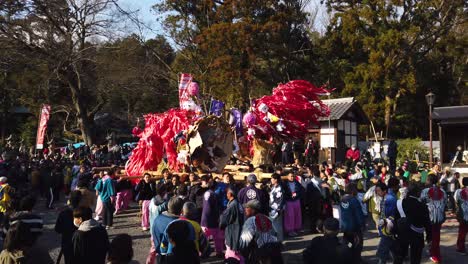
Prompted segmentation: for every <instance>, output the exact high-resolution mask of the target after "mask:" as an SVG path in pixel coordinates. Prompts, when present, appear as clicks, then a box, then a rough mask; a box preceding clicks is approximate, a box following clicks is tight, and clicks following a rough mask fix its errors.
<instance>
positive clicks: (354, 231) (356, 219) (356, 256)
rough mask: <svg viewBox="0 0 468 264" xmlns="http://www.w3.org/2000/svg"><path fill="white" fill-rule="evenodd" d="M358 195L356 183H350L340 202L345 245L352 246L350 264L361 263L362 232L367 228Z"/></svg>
mask: <svg viewBox="0 0 468 264" xmlns="http://www.w3.org/2000/svg"><path fill="white" fill-rule="evenodd" d="M357 193H358V189H357V184H356V183H348V184H347V185H346V187H345V195H344V196H343V197H342V198H341V202H340V213H341V217H340V221H341V222H340V224H341V231H342V232H343V240H344V242H345V244H349V243H350V244H351V245H352V247H351V250H352V256H353V258H352V260H351V261H350V263H357V264H359V263H361V252H362V248H363V245H364V243H363V238H362V231H363V229H364V227H365V223H366V221H365V216H364V213H363V212H362V208H361V202H359V200H358V199H357V198H356V195H357Z"/></svg>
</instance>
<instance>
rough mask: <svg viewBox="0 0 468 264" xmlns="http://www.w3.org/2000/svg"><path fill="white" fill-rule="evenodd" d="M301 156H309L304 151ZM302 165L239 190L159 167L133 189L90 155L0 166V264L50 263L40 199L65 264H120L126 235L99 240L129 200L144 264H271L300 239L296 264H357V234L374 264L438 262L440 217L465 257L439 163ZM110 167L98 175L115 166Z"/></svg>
mask: <svg viewBox="0 0 468 264" xmlns="http://www.w3.org/2000/svg"><path fill="white" fill-rule="evenodd" d="M307 146H308V147H306V150H309V151H311V152H312V151H313V148H314V146H313V143H312V142H309V143H308V145H307ZM283 147H284V150H285V151H286V150H287V149H288V146H287V145H285V146H283ZM307 155H309V154H307V153H306V154H305V155H304V156H305V157H306V159H305V161H306V162H307V165H302V164H301V162H300V160H299V159H296V160H295V161H294V163H293V164H289V163H291V162H290V161H291V160H290V159H289V158H288V157H284V158H285V160H284V162H285V164H279V165H278V166H276V167H275V168H274V172H273V173H272V174H271V176H270V178H258V176H257V175H259V173H258V168H257V170H256V171H255V172H254V171H253V170H254V169H255V168H252V166H251V167H249V168H250V170H251V171H250V172H251V174H249V175H248V176H247V177H246V178H245V180H244V181H235V180H234V175H233V174H234V173H233V172H225V173H223V174H221V175H215V174H211V173H197V172H188V173H172V172H171V171H170V170H168V169H164V170H163V171H162V177H161V178H160V179H157V180H155V178H154V177H152V175H150V174H145V175H143V177H142V179H141V180H137V181H135V179H128V178H126V177H122V176H121V175H120V174H119V170H118V167H115V166H114V167H113V166H109V167H108V169H105V170H96V169H93V166H94V165H96V164H95V159H96V155H94V156H92V155H91V153H89V154H88V155H84V156H82V157H81V159H75V160H73V159H72V160H70V159H64V158H63V155H61V154H54V153H48V154H45V155H43V156H42V157H41V158H38V157H37V158H34V159H30V160H21V159H13V160H11V159H10V160H9V159H6V158H5V157H4V158H3V159H2V161H1V163H0V164H2V167H1V169H2V170H1V171H0V173H1V175H0V176H4V177H1V178H0V183H1V186H0V198H1V199H0V212H1V214H0V215H1V218H2V221H1V222H2V227H3V235H2V237H3V239H2V242H3V251H2V252H1V254H0V263H54V262H55V261H54V260H52V259H51V258H50V256H49V254H48V251H47V249H44V248H42V246H43V245H42V244H41V243H38V238H39V237H40V235H41V233H42V229H43V222H42V219H41V217H40V216H38V215H37V214H35V213H34V212H33V209H34V208H37V207H38V206H40V205H38V206H35V203H36V201H37V199H38V198H40V197H43V198H44V200H45V201H46V202H45V209H52V208H53V206H54V201H57V200H58V199H59V197H60V196H61V194H62V193H63V194H64V195H65V196H66V197H67V198H66V199H67V207H66V208H64V209H62V210H60V213H59V215H58V218H57V220H56V225H55V231H56V232H57V233H58V234H60V235H61V251H60V252H61V253H60V256H59V258H62V256H63V260H64V263H66V264H69V263H71V264H74V263H96V264H97V263H100V264H101V263H131V261H132V258H133V250H132V239H131V237H130V236H129V235H126V234H125V235H119V236H116V237H115V238H114V239H113V240H112V241H110V240H109V236H108V234H107V232H108V230H109V229H113V228H114V221H113V218H114V216H115V215H118V214H121V213H123V212H125V210H128V209H129V206H130V205H131V203H132V201H135V202H136V203H137V204H138V206H139V209H140V215H141V230H142V231H143V232H149V234H150V235H151V241H150V242H151V248H149V250H148V256H147V260H146V263H147V264H153V263H185V264H190V263H200V261H201V260H203V259H204V258H207V257H210V256H213V255H215V256H216V257H218V258H219V259H224V262H225V263H283V258H282V255H281V249H282V246H283V241H284V240H285V239H286V238H291V237H296V236H299V235H302V234H304V232H311V233H314V234H321V235H319V236H315V237H314V239H313V240H312V241H311V242H310V244H309V245H308V246H307V248H305V250H304V252H303V261H304V263H337V264H339V263H362V259H361V253H362V250H363V245H364V243H365V241H364V231H365V230H366V229H376V230H378V234H379V236H380V241H379V244H378V248H377V254H376V255H377V257H378V260H379V263H387V261H390V260H393V262H394V263H403V261H404V260H406V259H409V260H410V262H411V263H420V262H421V258H422V251H423V248H424V246H425V241H426V242H427V243H428V248H429V251H430V258H431V260H432V261H433V262H435V263H438V262H440V261H441V260H442V259H441V254H440V245H439V243H440V232H441V229H442V228H443V227H442V224H443V223H444V221H445V219H446V215H448V216H451V217H456V219H457V220H458V221H459V231H458V240H457V245H456V248H455V250H456V251H457V252H458V253H460V254H464V255H466V248H465V238H466V233H467V232H468V178H467V177H465V178H463V179H460V176H459V175H458V174H457V173H452V172H451V170H450V168H446V169H444V170H441V168H440V165H435V166H434V167H433V168H431V169H430V170H428V169H425V168H423V167H422V168H421V170H420V171H419V172H416V171H411V169H410V168H409V167H410V166H409V164H408V163H404V164H403V165H402V166H400V167H396V165H395V164H394V162H391V163H392V164H391V167H394V168H391V169H389V168H390V166H387V164H385V163H375V164H373V163H365V162H362V160H361V158H360V155H359V150H357V149H356V148H355V147H354V148H351V149H350V151H348V153H347V155H346V157H347V160H346V162H344V163H343V164H329V163H327V162H324V163H322V164H315V163H316V161H317V160H316V159H317V157H315V156H312V155H310V156H309V157H307ZM110 160H112V162H108V163H106V164H105V165H116V162H114V159H110ZM110 160H109V161H110ZM100 164H102V163H100ZM389 165H390V164H389ZM23 167H24V169H23ZM18 168H20V169H18ZM460 180H461V182H462V185H463V186H461V185H460ZM20 193H23V195H20ZM24 194H26V195H24ZM62 197H63V195H62ZM368 220H369V221H368ZM370 222H373V224H368V223H370ZM339 233H342V234H343V237H342V239H341V238H339V237H338V234H339Z"/></svg>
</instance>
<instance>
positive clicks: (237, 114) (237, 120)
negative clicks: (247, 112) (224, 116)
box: [231, 109, 242, 138]
mask: <svg viewBox="0 0 468 264" xmlns="http://www.w3.org/2000/svg"><path fill="white" fill-rule="evenodd" d="M231 114H232V116H233V117H234V126H235V127H236V134H237V138H239V137H242V113H241V111H239V109H232V110H231Z"/></svg>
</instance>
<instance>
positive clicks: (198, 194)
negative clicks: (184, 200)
mask: <svg viewBox="0 0 468 264" xmlns="http://www.w3.org/2000/svg"><path fill="white" fill-rule="evenodd" d="M207 190H208V188H206V187H202V185H201V182H198V183H194V184H193V185H192V187H191V188H190V191H189V199H188V200H189V201H190V202H192V203H195V205H196V206H197V216H196V217H195V219H196V220H197V222H199V223H200V222H201V215H202V210H203V196H204V194H205V192H206V191H207Z"/></svg>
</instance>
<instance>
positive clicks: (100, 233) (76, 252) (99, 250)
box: [72, 207, 109, 264]
mask: <svg viewBox="0 0 468 264" xmlns="http://www.w3.org/2000/svg"><path fill="white" fill-rule="evenodd" d="M92 216H93V212H92V210H91V209H90V208H84V207H79V208H77V209H75V210H73V224H74V225H75V226H76V227H78V230H77V231H75V234H74V235H73V239H72V243H73V255H72V264H83V263H86V264H104V263H105V261H106V255H107V251H108V250H109V237H108V236H107V231H106V229H105V228H104V227H103V226H102V225H101V224H100V223H99V222H97V221H96V220H94V219H93V218H92Z"/></svg>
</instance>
